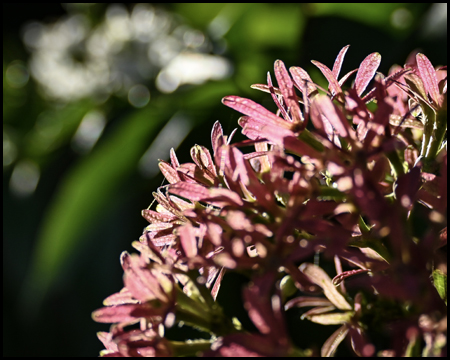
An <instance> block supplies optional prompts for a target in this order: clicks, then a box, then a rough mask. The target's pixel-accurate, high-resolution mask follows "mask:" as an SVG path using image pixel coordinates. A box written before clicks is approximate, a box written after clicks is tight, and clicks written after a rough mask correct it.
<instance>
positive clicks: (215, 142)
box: [211, 120, 223, 154]
mask: <svg viewBox="0 0 450 360" xmlns="http://www.w3.org/2000/svg"><path fill="white" fill-rule="evenodd" d="M211 145H212V148H213V151H214V154H215V153H216V152H217V149H218V148H219V147H220V146H221V145H223V130H222V125H220V122H219V120H217V121H216V122H215V123H214V125H213V128H212V131H211Z"/></svg>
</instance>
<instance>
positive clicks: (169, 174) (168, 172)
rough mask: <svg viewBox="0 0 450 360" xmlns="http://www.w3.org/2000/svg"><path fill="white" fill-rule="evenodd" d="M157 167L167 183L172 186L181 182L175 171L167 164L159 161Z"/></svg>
mask: <svg viewBox="0 0 450 360" xmlns="http://www.w3.org/2000/svg"><path fill="white" fill-rule="evenodd" d="M158 166H159V168H160V170H161V172H162V173H163V175H164V177H165V178H166V179H167V181H168V182H169V183H171V184H174V183H176V182H178V181H180V180H181V179H180V177H179V176H178V173H177V171H176V170H175V169H174V168H173V167H172V166H171V165H170V164H169V163H167V162H165V161H164V160H161V161H160V162H159V164H158Z"/></svg>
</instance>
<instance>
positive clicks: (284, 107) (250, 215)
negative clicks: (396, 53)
mask: <svg viewBox="0 0 450 360" xmlns="http://www.w3.org/2000/svg"><path fill="white" fill-rule="evenodd" d="M347 50H348V46H346V47H344V48H343V49H342V50H341V51H340V53H339V54H338V56H337V58H336V61H335V63H334V66H333V68H332V69H329V68H328V67H327V66H326V65H324V64H322V63H320V62H318V61H313V64H314V65H315V66H317V67H318V68H319V70H320V71H321V72H322V74H323V75H324V76H325V78H326V80H327V81H328V89H324V88H322V87H321V86H319V85H317V84H316V83H314V82H313V80H312V79H311V77H310V76H309V75H308V73H307V72H306V71H305V70H304V69H302V68H300V67H291V68H290V69H289V72H288V70H287V69H286V67H285V65H284V63H283V62H282V61H280V60H277V61H276V62H275V77H276V80H277V85H278V87H275V86H274V85H273V83H272V80H271V76H270V73H268V75H267V84H256V85H253V86H252V87H253V88H255V89H259V90H262V91H265V92H267V93H270V95H271V96H272V98H273V100H274V102H275V104H276V106H277V108H278V110H277V112H276V113H275V114H274V113H272V112H271V111H269V110H267V109H266V108H264V107H263V106H261V105H259V104H257V103H255V102H253V101H251V100H249V99H244V98H240V97H238V96H227V97H225V98H224V99H223V100H222V102H223V104H225V105H226V106H229V107H231V108H232V109H234V110H237V111H239V112H240V113H242V114H243V115H244V116H242V117H241V118H240V119H239V121H238V123H239V125H240V126H241V127H242V133H243V134H244V135H245V136H246V137H247V138H248V139H246V140H244V141H241V142H239V143H232V137H233V133H234V132H233V133H232V134H230V135H229V136H226V135H225V134H224V133H223V130H222V126H221V125H220V123H219V122H216V123H215V124H214V126H213V129H212V136H211V142H212V153H211V152H210V151H209V150H208V149H207V148H206V147H204V146H199V145H195V146H194V147H193V148H192V149H191V157H192V160H193V162H192V163H186V164H180V162H179V161H178V159H177V157H176V155H175V152H174V151H173V149H172V150H171V152H170V162H166V161H160V164H159V166H160V169H161V171H162V173H163V174H164V176H165V178H166V179H167V181H168V183H169V184H168V185H165V186H161V187H160V188H159V189H158V190H157V192H155V193H153V196H154V198H155V200H156V202H157V206H156V209H155V210H151V209H150V208H149V209H146V210H143V211H142V216H143V217H144V218H145V219H147V220H148V221H149V223H150V225H148V226H147V227H146V229H145V230H144V233H143V235H142V236H141V237H140V239H139V241H135V242H134V243H133V246H134V248H135V249H137V250H138V251H139V252H140V255H136V254H135V255H129V254H128V253H123V254H122V257H121V261H122V267H123V269H124V272H125V275H124V288H123V289H122V291H120V292H119V293H117V294H114V295H111V296H110V297H108V298H107V299H106V300H105V302H104V305H105V307H103V308H101V309H99V310H97V311H95V312H94V313H93V318H94V320H96V321H98V322H105V323H113V325H112V327H111V330H110V332H109V333H106V332H102V333H99V334H98V336H99V339H100V340H101V341H102V342H103V344H104V345H105V347H106V349H105V350H103V352H102V355H104V356H133V355H139V356H164V355H199V354H203V355H205V356H254V355H262V356H296V355H303V356H304V355H317V351H318V350H317V349H316V347H315V346H314V345H315V344H300V345H299V344H298V343H297V342H298V341H297V340H295V341H294V340H293V339H294V337H293V336H292V331H293V330H292V326H289V327H288V326H287V319H286V314H287V313H288V312H292V311H293V309H297V310H296V311H297V312H293V313H298V311H299V310H298V308H302V309H301V310H300V311H303V308H309V309H304V310H305V311H303V312H302V314H301V316H298V319H297V321H298V323H299V324H300V322H301V321H305V322H307V321H310V322H314V323H318V324H322V325H338V328H337V329H336V331H334V332H333V334H332V335H331V336H330V337H329V338H328V339H327V340H326V341H325V342H324V343H323V344H321V349H320V355H322V356H331V355H333V354H334V353H335V351H336V349H337V347H338V345H339V344H340V343H341V342H342V341H343V340H344V339H346V338H347V339H349V340H350V341H349V344H350V346H351V349H352V350H353V351H354V352H355V353H356V354H357V355H360V356H372V355H376V354H378V355H396V356H401V355H442V354H445V353H446V332H447V326H446V324H447V323H446V302H447V258H446V254H445V253H444V252H446V246H445V245H446V242H447V228H446V211H447V148H446V141H445V135H446V130H447V119H446V116H447V71H446V67H441V68H438V69H435V68H434V67H433V66H432V64H431V62H430V61H429V60H428V58H427V57H426V56H425V55H423V54H415V55H414V56H411V58H410V59H408V61H407V64H406V65H405V66H404V67H399V66H393V67H392V68H391V70H390V72H389V74H388V75H387V76H384V75H383V74H381V73H379V72H377V69H378V67H379V64H380V61H381V56H380V54H378V53H373V54H370V55H369V56H367V57H366V58H365V59H364V60H363V61H362V62H361V64H360V66H359V68H358V69H355V70H353V71H351V72H349V73H348V74H346V75H344V76H343V77H341V78H340V79H339V73H340V69H341V65H342V62H343V59H344V56H345V53H346V52H347ZM353 74H356V78H355V79H354V82H353V84H352V85H351V86H345V84H346V82H348V79H349V78H350V77H351V76H352V75H353ZM369 85H370V86H369ZM368 88H369V89H368ZM244 147H252V150H251V151H249V152H248V151H247V152H245V153H244V152H243V151H242V150H241V149H242V148H244ZM253 148H254V151H253ZM319 254H320V255H319ZM318 256H320V258H321V259H322V260H321V262H322V263H327V262H328V263H330V262H331V263H332V262H334V265H335V268H336V273H335V274H330V275H331V276H330V275H329V274H328V273H327V272H326V271H325V270H324V269H323V268H322V267H320V266H319V265H318V263H317V262H314V259H317V257H318ZM327 269H328V270H327V271H329V267H327ZM232 272H238V273H241V274H244V275H245V276H246V277H247V278H248V283H247V284H246V285H244V286H243V288H242V289H241V290H240V291H241V293H240V294H237V296H235V297H236V298H239V299H241V298H242V299H243V302H244V303H243V307H244V308H245V310H246V311H247V314H248V318H249V319H250V320H251V322H252V323H253V324H254V327H253V328H252V329H247V328H246V327H245V326H244V325H243V322H241V321H239V319H237V318H229V317H227V316H226V315H225V313H224V311H223V309H222V307H221V306H220V304H219V302H218V301H217V296H218V294H219V290H220V285H221V282H222V279H223V278H224V276H225V277H226V276H227V273H232ZM356 275H357V276H356ZM333 276H334V277H333ZM228 295H229V294H228ZM231 297H233V296H231ZM175 324H178V325H180V324H184V325H186V326H191V327H194V328H197V329H200V330H202V331H203V332H204V333H206V334H209V338H206V339H205V336H203V337H202V338H201V339H186V341H184V342H183V341H175V340H170V339H169V338H168V336H165V334H166V332H167V329H170V328H171V327H172V326H174V325H175ZM247 327H248V326H247ZM299 327H300V325H299ZM301 327H302V329H303V328H304V327H305V325H304V323H302V324H301ZM294 331H295V330H294ZM383 336H384V337H387V339H384V338H383ZM206 337H208V336H206ZM380 338H382V341H380Z"/></svg>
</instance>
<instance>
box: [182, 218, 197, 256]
mask: <svg viewBox="0 0 450 360" xmlns="http://www.w3.org/2000/svg"><path fill="white" fill-rule="evenodd" d="M177 231H178V235H179V236H180V243H181V247H182V248H183V250H184V253H185V254H186V256H187V257H189V258H192V257H194V256H195V255H197V253H198V249H197V240H196V238H195V234H194V229H193V227H192V225H190V224H186V225H184V226H182V227H179V228H178V230H177Z"/></svg>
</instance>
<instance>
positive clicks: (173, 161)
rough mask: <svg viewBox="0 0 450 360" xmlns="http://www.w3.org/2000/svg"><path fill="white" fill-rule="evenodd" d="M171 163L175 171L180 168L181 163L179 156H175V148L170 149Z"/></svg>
mask: <svg viewBox="0 0 450 360" xmlns="http://www.w3.org/2000/svg"><path fill="white" fill-rule="evenodd" d="M170 162H171V164H172V167H173V168H174V169H176V168H177V167H178V166H180V162H179V161H178V159H177V155H176V154H175V150H174V149H173V148H171V149H170Z"/></svg>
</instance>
